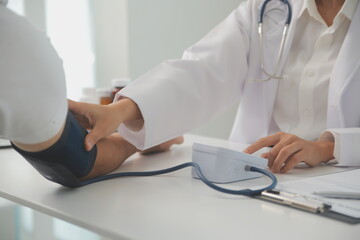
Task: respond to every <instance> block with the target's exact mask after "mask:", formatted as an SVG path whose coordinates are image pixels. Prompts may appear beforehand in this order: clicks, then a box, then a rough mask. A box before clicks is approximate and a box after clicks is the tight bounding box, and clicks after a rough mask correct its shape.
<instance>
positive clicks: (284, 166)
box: [244, 132, 334, 173]
mask: <svg viewBox="0 0 360 240" xmlns="http://www.w3.org/2000/svg"><path fill="white" fill-rule="evenodd" d="M268 146H273V147H272V148H271V150H270V151H269V152H268V153H264V154H263V155H262V157H263V158H267V159H268V160H269V163H268V166H269V168H270V170H271V171H272V172H274V173H287V172H288V171H290V170H291V169H293V168H294V167H295V166H296V165H298V164H299V163H300V162H304V163H306V164H308V165H309V166H312V167H313V166H317V165H319V164H320V163H324V162H328V161H329V160H331V159H333V158H334V156H333V152H334V143H333V142H311V141H307V140H304V139H301V138H299V137H297V136H295V135H291V134H288V133H283V132H279V133H276V134H274V135H271V136H268V137H264V138H261V139H259V140H258V141H256V142H255V143H254V144H252V145H250V146H249V147H248V148H246V149H245V150H244V152H245V153H249V154H252V153H254V152H256V151H258V150H260V149H261V148H264V147H268Z"/></svg>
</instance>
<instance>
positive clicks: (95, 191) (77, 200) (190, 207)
mask: <svg viewBox="0 0 360 240" xmlns="http://www.w3.org/2000/svg"><path fill="white" fill-rule="evenodd" d="M193 142H200V143H206V144H213V145H217V146H226V147H228V146H229V144H228V143H227V142H226V141H223V140H219V139H211V138H203V137H198V136H192V135H187V136H185V143H184V144H183V145H181V146H175V147H173V148H172V150H171V151H168V152H165V153H160V154H155V155H150V156H141V155H138V154H137V155H134V156H133V157H131V158H130V159H129V160H128V161H126V162H125V163H124V164H123V166H122V167H121V168H120V169H118V171H119V172H120V171H142V170H157V169H163V168H167V167H170V166H174V165H176V164H179V163H183V162H188V161H191V154H192V149H191V148H192V143H193ZM231 147H234V146H231ZM304 168H305V167H303V168H297V169H295V170H294V171H292V172H291V173H289V174H287V175H278V176H277V177H278V180H279V182H283V181H289V180H295V179H301V178H304V177H312V176H317V175H321V174H327V173H332V172H339V171H343V169H341V168H336V167H331V166H320V167H316V168H306V169H304ZM267 183H268V180H267V179H266V178H265V177H264V178H258V179H255V180H249V181H245V182H239V183H234V184H231V185H230V186H231V187H234V188H239V189H240V188H245V187H251V186H257V185H261V184H267ZM0 197H3V198H6V199H8V200H11V201H13V202H16V203H18V204H21V205H24V206H27V207H30V208H33V209H35V210H38V211H40V212H43V213H45V214H48V215H51V216H54V217H57V218H60V219H63V220H65V221H68V222H70V223H73V224H76V225H79V226H81V227H84V228H87V229H89V230H91V231H94V232H97V233H99V234H101V235H104V236H106V237H109V238H114V239H260V238H267V239H289V238H290V239H292V240H294V239H301V240H303V239H327V240H331V239H337V240H338V239H347V240H348V239H359V236H360V225H359V224H358V225H349V224H346V223H342V222H338V221H335V220H332V219H327V218H324V217H321V216H316V215H313V214H310V213H307V212H302V211H299V210H296V209H291V208H287V207H284V206H279V205H276V204H272V203H268V202H264V201H260V200H255V199H250V198H247V197H242V196H231V195H226V194H223V193H219V192H217V191H214V190H212V189H210V188H208V187H207V186H206V185H204V184H203V183H202V182H201V181H199V180H195V179H193V178H192V177H191V170H190V169H184V170H180V171H178V172H174V173H171V174H166V175H163V176H155V177H146V178H123V179H115V180H110V181H106V182H101V183H96V184H93V185H89V186H86V187H83V188H81V189H75V190H71V189H66V188H63V187H61V186H59V185H57V184H54V183H52V182H49V181H47V180H45V179H44V178H43V177H42V176H40V175H39V174H38V173H37V172H36V171H35V169H33V168H32V167H31V166H30V165H29V164H28V163H27V162H26V161H25V160H24V159H23V158H22V157H21V156H20V155H18V154H17V153H16V152H15V151H14V150H12V149H5V150H0Z"/></svg>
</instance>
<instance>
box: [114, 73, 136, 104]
mask: <svg viewBox="0 0 360 240" xmlns="http://www.w3.org/2000/svg"><path fill="white" fill-rule="evenodd" d="M130 81H131V80H130V79H129V78H115V79H113V80H112V91H111V99H112V101H114V99H115V95H116V94H117V93H118V92H120V91H121V89H123V88H124V87H126V85H128V84H129V83H130Z"/></svg>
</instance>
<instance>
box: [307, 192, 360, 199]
mask: <svg viewBox="0 0 360 240" xmlns="http://www.w3.org/2000/svg"><path fill="white" fill-rule="evenodd" d="M314 194H315V195H318V196H321V197H325V198H339V199H356V200H360V192H336V191H324V192H314Z"/></svg>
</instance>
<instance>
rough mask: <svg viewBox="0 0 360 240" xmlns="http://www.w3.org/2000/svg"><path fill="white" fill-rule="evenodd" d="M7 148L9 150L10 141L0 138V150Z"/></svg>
mask: <svg viewBox="0 0 360 240" xmlns="http://www.w3.org/2000/svg"><path fill="white" fill-rule="evenodd" d="M8 148H11V143H10V141H9V140H5V139H1V138H0V149H8Z"/></svg>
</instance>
